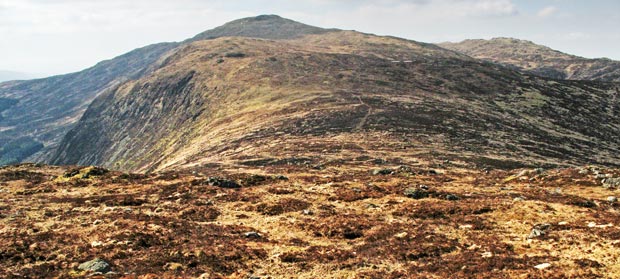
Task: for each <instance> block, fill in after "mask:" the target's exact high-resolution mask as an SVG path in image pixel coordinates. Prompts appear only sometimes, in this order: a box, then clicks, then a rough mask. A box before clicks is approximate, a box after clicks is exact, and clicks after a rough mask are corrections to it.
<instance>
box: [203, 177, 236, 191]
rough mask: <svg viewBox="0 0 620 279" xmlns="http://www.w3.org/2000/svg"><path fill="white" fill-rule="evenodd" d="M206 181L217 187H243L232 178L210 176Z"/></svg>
mask: <svg viewBox="0 0 620 279" xmlns="http://www.w3.org/2000/svg"><path fill="white" fill-rule="evenodd" d="M205 182H206V183H207V184H208V185H209V186H216V187H221V188H229V189H236V188H241V185H239V183H237V182H235V181H232V180H227V179H222V178H219V177H209V178H208V179H207V180H206V181H205Z"/></svg>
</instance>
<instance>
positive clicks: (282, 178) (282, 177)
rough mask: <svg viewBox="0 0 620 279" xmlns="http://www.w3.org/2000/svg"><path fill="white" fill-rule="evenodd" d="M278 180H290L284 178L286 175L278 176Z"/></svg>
mask: <svg viewBox="0 0 620 279" xmlns="http://www.w3.org/2000/svg"><path fill="white" fill-rule="evenodd" d="M276 179H277V180H288V177H286V176H284V175H277V176H276Z"/></svg>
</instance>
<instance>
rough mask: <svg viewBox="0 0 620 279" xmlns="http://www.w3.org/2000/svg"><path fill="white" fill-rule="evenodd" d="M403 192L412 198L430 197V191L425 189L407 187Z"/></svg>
mask: <svg viewBox="0 0 620 279" xmlns="http://www.w3.org/2000/svg"><path fill="white" fill-rule="evenodd" d="M403 194H404V195H405V196H407V197H408V198H412V199H416V200H419V199H423V198H428V196H429V193H428V191H426V190H424V189H416V188H413V187H411V188H407V189H406V190H405V191H404V192H403Z"/></svg>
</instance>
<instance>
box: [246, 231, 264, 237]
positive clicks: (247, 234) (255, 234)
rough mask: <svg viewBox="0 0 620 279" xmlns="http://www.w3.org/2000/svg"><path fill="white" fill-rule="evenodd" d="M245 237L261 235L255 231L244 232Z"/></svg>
mask: <svg viewBox="0 0 620 279" xmlns="http://www.w3.org/2000/svg"><path fill="white" fill-rule="evenodd" d="M243 236H245V237H246V238H261V237H263V236H262V235H261V234H260V233H257V232H246V233H244V234H243Z"/></svg>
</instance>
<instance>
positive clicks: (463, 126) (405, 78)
mask: <svg viewBox="0 0 620 279" xmlns="http://www.w3.org/2000/svg"><path fill="white" fill-rule="evenodd" d="M395 59H397V60H395ZM317 69H320V70H317ZM617 95H618V91H617V88H615V87H614V86H613V84H607V83H603V82H597V81H583V82H582V81H579V82H578V81H554V80H548V79H544V78H539V77H535V76H530V75H524V74H522V73H521V72H519V71H515V70H511V69H509V68H505V67H503V66H499V65H496V64H493V63H489V62H483V61H479V60H475V59H472V58H470V57H468V56H464V55H461V54H458V53H456V52H453V51H449V50H445V49H442V48H438V47H436V46H434V45H428V44H424V43H417V42H414V41H407V40H402V39H396V38H390V37H380V36H374V35H370V34H363V33H359V32H353V31H336V32H328V33H323V34H311V35H308V36H305V37H301V38H295V39H289V40H280V41H273V40H264V39H255V38H243V37H228V38H219V39H215V40H203V41H196V42H193V43H191V44H189V45H187V46H185V47H183V48H181V49H178V50H177V52H176V53H175V54H171V55H170V59H169V60H168V62H167V63H166V65H164V66H163V67H162V68H160V69H158V71H156V72H154V73H153V74H152V75H149V76H146V77H144V78H142V79H139V80H135V81H132V82H130V83H127V84H125V85H123V86H121V87H119V88H118V89H117V90H116V91H115V92H111V93H110V95H108V96H106V99H105V100H104V99H103V98H100V99H99V100H98V101H97V102H96V105H93V106H91V108H89V111H88V112H87V114H85V117H84V118H83V119H82V120H81V121H80V122H81V123H80V124H78V126H76V128H75V129H74V130H72V131H71V132H70V133H68V134H67V136H66V137H65V139H64V140H63V142H62V143H61V147H60V148H59V150H58V153H56V154H55V156H54V160H53V161H52V163H54V164H95V165H102V166H105V167H110V168H114V169H121V170H132V171H163V170H170V169H179V168H187V167H191V166H201V165H213V164H222V163H225V164H232V165H234V164H252V162H258V161H260V162H263V163H267V164H269V162H277V161H279V160H280V161H281V160H285V161H286V160H294V159H292V158H294V157H296V156H301V155H300V154H303V156H304V157H305V158H314V159H313V160H312V161H314V162H316V163H318V164H320V162H323V163H325V162H329V161H333V160H342V159H343V157H346V158H347V159H346V160H352V159H354V158H356V157H363V156H367V155H368V154H374V153H375V152H376V149H377V148H379V149H383V148H382V147H381V146H382V145H386V146H390V147H389V148H388V149H387V150H384V151H383V152H384V156H388V157H390V156H396V155H395V154H396V153H395V154H392V155H390V152H391V151H390V150H392V149H391V148H395V146H401V147H403V146H404V147H407V146H409V147H408V148H410V150H411V153H412V154H418V156H425V157H432V156H433V154H434V156H435V157H437V158H445V159H447V160H458V161H462V162H464V163H465V164H468V163H473V165H476V166H495V167H497V166H504V167H511V166H512V167H515V166H523V165H526V166H537V165H538V166H571V165H578V164H589V163H595V164H604V165H614V162H616V163H615V164H617V162H618V159H619V158H618V157H617V156H616V155H614V152H613V150H616V149H617V148H618V144H619V143H618V141H617V140H616V139H615V138H614V136H613V134H614V133H616V132H618V131H619V129H620V127H618V125H616V124H614V123H618V114H617V113H616V112H617V111H618V110H619V108H618V104H617V103H614V102H613V101H612V100H613V99H614V98H615V97H614V96H617ZM576 99H579V100H580V102H579V103H576V102H575V101H574V100H576ZM601 107H605V110H604V111H599V108H601ZM164 112H165V113H164ZM576 123H577V124H576ZM355 138H366V139H367V140H366V141H365V142H359V141H357V140H355ZM270 142H271V144H269V143H270ZM352 142H355V144H351V143H352ZM558 142H563V143H565V144H561V145H558V144H557V143H558ZM276 143H277V144H276ZM311 143H314V144H316V145H317V146H322V147H323V149H322V150H323V151H325V152H318V150H316V149H315V148H314V147H312V146H308V144H311ZM270 146H271V147H270ZM355 146H357V147H355ZM414 146H415V147H414ZM302 147H305V148H307V149H304V148H302ZM392 151H394V150H392ZM295 154H297V155H295ZM397 154H399V156H403V158H404V157H407V156H411V154H410V155H405V154H401V153H400V152H397ZM338 158H340V159H338Z"/></svg>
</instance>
